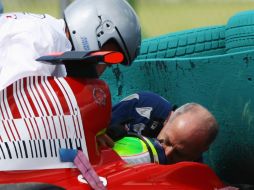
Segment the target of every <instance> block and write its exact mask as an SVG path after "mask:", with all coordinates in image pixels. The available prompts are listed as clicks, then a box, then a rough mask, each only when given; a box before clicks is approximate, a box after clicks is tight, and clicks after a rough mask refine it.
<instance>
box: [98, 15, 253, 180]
mask: <svg viewBox="0 0 254 190" xmlns="http://www.w3.org/2000/svg"><path fill="white" fill-rule="evenodd" d="M253 31H254V12H253V11H248V12H242V13H239V14H237V15H235V16H233V17H231V18H230V19H229V21H228V23H227V24H226V25H225V26H212V27H207V28H198V29H193V30H188V31H183V32H178V33H173V34H166V35H162V36H158V37H155V38H149V39H145V40H143V42H142V46H141V52H140V54H139V56H138V58H137V59H136V61H135V62H134V63H133V65H132V66H131V67H124V66H113V67H111V68H109V69H107V70H106V72H105V73H104V75H103V76H102V79H104V80H105V81H107V83H108V84H109V86H110V89H111V95H112V100H113V103H116V102H118V101H119V100H120V99H122V98H124V97H125V96H127V95H129V94H131V93H134V92H137V91H141V90H147V91H153V92H156V93H158V94H160V95H162V96H164V97H165V98H166V99H168V100H170V101H171V102H173V103H175V104H177V105H182V104H184V103H186V102H197V103H200V104H202V105H204V106H205V107H207V108H208V109H209V110H210V111H211V112H212V113H213V114H214V115H215V117H216V118H217V120H218V122H219V124H220V132H219V135H218V137H217V138H216V140H215V142H214V143H213V144H212V146H211V147H210V149H209V151H208V152H206V153H205V162H206V163H207V164H208V165H210V166H211V167H212V168H213V169H214V170H215V172H216V173H217V174H218V175H219V177H220V178H221V179H223V180H224V181H226V182H229V183H231V184H236V183H238V184H239V183H242V184H243V183H247V184H248V183H249V184H253V176H254V164H253V163H254V151H253V150H254V140H253V139H254V128H253V126H254V96H253V94H254V76H253V72H254V59H253V55H254V50H253V49H252V48H253V46H254V43H253V42H254V36H253V34H254V33H253Z"/></svg>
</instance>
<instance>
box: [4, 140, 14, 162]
mask: <svg viewBox="0 0 254 190" xmlns="http://www.w3.org/2000/svg"><path fill="white" fill-rule="evenodd" d="M4 144H5V147H6V150H7V153H8V155H9V158H10V159H12V156H11V151H10V148H9V145H8V143H7V142H5V143H4Z"/></svg>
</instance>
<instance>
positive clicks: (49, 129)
mask: <svg viewBox="0 0 254 190" xmlns="http://www.w3.org/2000/svg"><path fill="white" fill-rule="evenodd" d="M46 121H47V124H48V125H47V126H48V131H49V135H50V138H51V139H52V133H51V128H50V124H49V120H48V117H46Z"/></svg>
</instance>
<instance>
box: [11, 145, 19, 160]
mask: <svg viewBox="0 0 254 190" xmlns="http://www.w3.org/2000/svg"><path fill="white" fill-rule="evenodd" d="M12 144H13V146H14V149H15V153H16V158H19V155H18V151H17V147H16V144H15V142H14V141H13V142H12Z"/></svg>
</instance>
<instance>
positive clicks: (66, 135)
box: [62, 116, 68, 138]
mask: <svg viewBox="0 0 254 190" xmlns="http://www.w3.org/2000/svg"><path fill="white" fill-rule="evenodd" d="M62 119H63V123H64V129H65V137H66V138H67V137H68V134H67V133H68V132H67V127H66V123H65V119H64V116H62Z"/></svg>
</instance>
